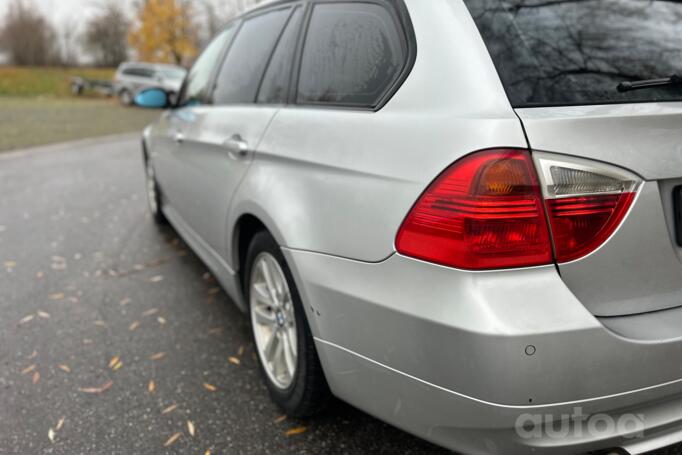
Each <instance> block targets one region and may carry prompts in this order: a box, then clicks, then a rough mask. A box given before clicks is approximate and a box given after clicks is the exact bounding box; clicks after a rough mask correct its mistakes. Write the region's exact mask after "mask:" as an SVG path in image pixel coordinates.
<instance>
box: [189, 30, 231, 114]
mask: <svg viewBox="0 0 682 455" xmlns="http://www.w3.org/2000/svg"><path fill="white" fill-rule="evenodd" d="M236 29H237V27H236V25H235V24H232V25H230V26H229V27H228V28H227V29H226V30H225V31H223V32H222V33H221V34H220V35H218V37H217V38H215V39H214V40H213V41H212V42H211V44H209V45H208V46H207V47H206V49H205V50H204V52H203V53H202V54H201V56H200V57H199V58H198V59H197V61H196V62H195V63H194V66H193V67H192V69H191V70H190V72H189V73H188V75H187V79H186V80H185V83H184V85H183V88H182V93H181V95H180V101H179V103H178V104H179V105H180V106H186V105H188V104H201V103H203V102H205V101H206V98H207V97H208V94H209V93H210V89H211V87H209V85H210V83H211V76H212V74H213V70H214V69H215V67H216V65H217V64H218V60H219V58H220V54H221V53H222V51H223V49H224V48H225V46H226V45H227V43H229V42H230V40H231V39H232V36H233V35H234V33H235V30H236Z"/></svg>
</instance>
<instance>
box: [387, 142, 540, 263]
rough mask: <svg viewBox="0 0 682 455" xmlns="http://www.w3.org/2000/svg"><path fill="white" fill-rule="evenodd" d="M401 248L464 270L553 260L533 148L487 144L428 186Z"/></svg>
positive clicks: (399, 241) (406, 224)
mask: <svg viewBox="0 0 682 455" xmlns="http://www.w3.org/2000/svg"><path fill="white" fill-rule="evenodd" d="M396 247H397V249H398V251H399V252H400V253H401V254H404V255H407V256H412V257H416V258H419V259H423V260H426V261H430V262H436V263H438V264H443V265H448V266H452V267H457V268H462V269H473V270H481V269H499V268H510V267H525V266H532V265H540V264H548V263H551V262H552V248H551V244H550V237H549V232H548V229H547V222H546V219H545V213H544V209H543V203H542V196H541V192H540V185H539V182H538V179H537V176H536V172H535V168H534V165H533V161H532V160H531V158H530V154H529V153H528V152H527V151H525V150H517V149H504V150H486V151H483V152H478V153H475V154H472V155H469V156H467V157H465V158H463V159H461V160H459V161H458V162H456V163H455V164H454V165H452V166H451V167H450V168H449V169H447V170H446V171H445V172H444V173H443V174H442V175H441V176H440V177H438V179H436V181H435V182H434V183H433V184H432V185H431V186H430V187H429V188H428V189H427V190H426V192H425V193H424V194H423V195H422V197H421V198H420V199H419V201H418V202H417V204H416V205H415V206H414V208H413V209H412V211H411V212H410V214H409V215H408V217H407V219H406V220H405V222H404V223H403V225H402V227H401V229H400V231H399V233H398V237H397V240H396Z"/></svg>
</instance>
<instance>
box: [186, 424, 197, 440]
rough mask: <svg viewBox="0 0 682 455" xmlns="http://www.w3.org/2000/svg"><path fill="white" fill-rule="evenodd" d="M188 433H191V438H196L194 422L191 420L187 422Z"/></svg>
mask: <svg viewBox="0 0 682 455" xmlns="http://www.w3.org/2000/svg"><path fill="white" fill-rule="evenodd" d="M187 431H188V432H189V435H190V436H192V437H194V431H195V428H194V422H192V421H191V420H188V421H187Z"/></svg>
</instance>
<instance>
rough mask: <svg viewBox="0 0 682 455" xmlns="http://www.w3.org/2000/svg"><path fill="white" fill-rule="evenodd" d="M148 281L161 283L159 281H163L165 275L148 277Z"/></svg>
mask: <svg viewBox="0 0 682 455" xmlns="http://www.w3.org/2000/svg"><path fill="white" fill-rule="evenodd" d="M147 281H149V282H150V283H159V282H161V281H163V275H156V276H153V277H151V278H150V279H148V280H147Z"/></svg>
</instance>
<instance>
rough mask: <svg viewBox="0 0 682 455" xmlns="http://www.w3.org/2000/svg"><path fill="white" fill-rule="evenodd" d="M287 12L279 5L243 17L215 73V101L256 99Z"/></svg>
mask: <svg viewBox="0 0 682 455" xmlns="http://www.w3.org/2000/svg"><path fill="white" fill-rule="evenodd" d="M290 12H291V9H290V8H287V9H280V10H276V11H270V12H267V13H264V14H261V15H260V16H255V17H252V18H250V19H247V20H245V21H244V24H243V25H242V27H241V29H239V33H238V34H237V37H236V38H235V40H234V43H233V44H232V46H231V47H230V51H229V52H228V54H227V58H225V61H224V62H223V66H222V68H221V70H220V73H219V75H218V80H217V83H216V88H215V92H214V94H213V101H214V102H215V104H242V103H254V102H255V101H256V92H257V91H258V85H259V84H260V81H261V78H262V75H263V71H264V70H265V66H266V65H267V64H268V61H269V60H270V55H272V50H273V48H274V46H275V43H276V42H277V39H278V38H279V36H280V34H281V32H282V29H283V28H284V24H285V22H286V20H287V18H288V17H289V13H290Z"/></svg>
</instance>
